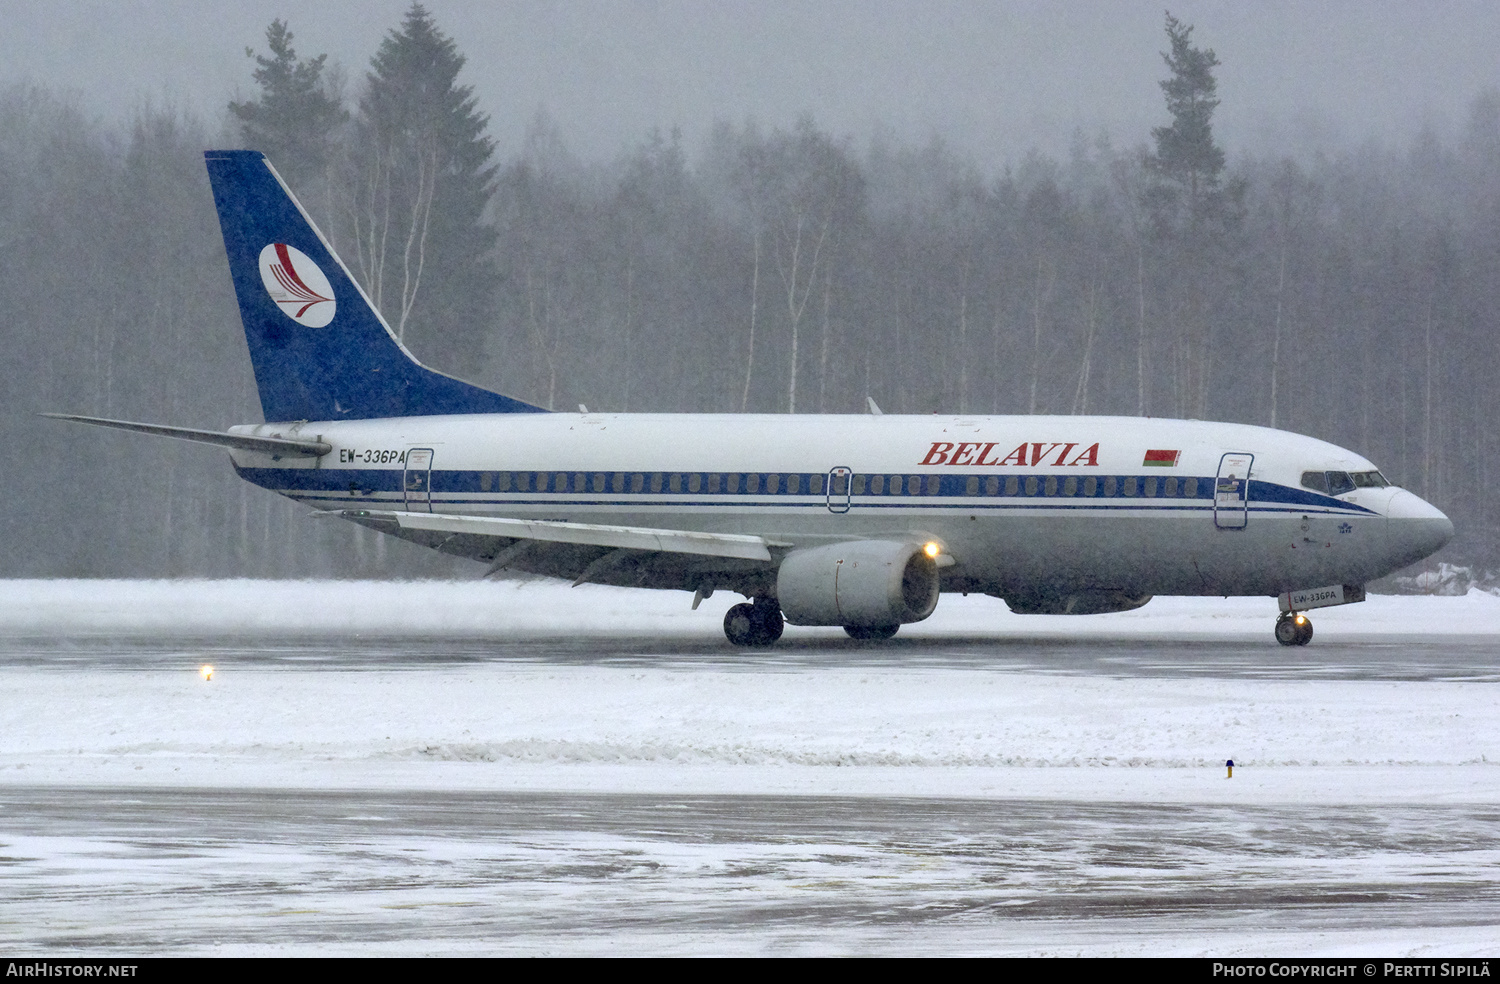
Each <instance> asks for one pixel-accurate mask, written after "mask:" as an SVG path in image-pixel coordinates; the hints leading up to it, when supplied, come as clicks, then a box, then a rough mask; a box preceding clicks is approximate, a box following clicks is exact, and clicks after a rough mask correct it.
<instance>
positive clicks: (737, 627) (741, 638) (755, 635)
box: [724, 598, 786, 646]
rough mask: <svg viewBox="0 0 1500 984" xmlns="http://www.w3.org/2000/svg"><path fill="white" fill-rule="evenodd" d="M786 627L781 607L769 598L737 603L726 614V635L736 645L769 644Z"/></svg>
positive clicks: (778, 636)
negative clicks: (746, 603)
mask: <svg viewBox="0 0 1500 984" xmlns="http://www.w3.org/2000/svg"><path fill="white" fill-rule="evenodd" d="M785 627H786V622H785V621H784V620H783V619H782V617H781V608H780V607H778V606H777V604H776V602H774V601H772V600H770V599H769V598H756V599H755V602H754V604H749V605H745V604H740V605H735V606H734V607H733V608H731V609H729V611H728V612H727V613H725V615H724V635H725V636H727V637H728V638H729V641H730V642H732V643H734V644H735V645H736V646H769V645H770V644H771V643H773V642H775V641H776V640H777V639H780V638H781V632H782V630H783V629H784V628H785Z"/></svg>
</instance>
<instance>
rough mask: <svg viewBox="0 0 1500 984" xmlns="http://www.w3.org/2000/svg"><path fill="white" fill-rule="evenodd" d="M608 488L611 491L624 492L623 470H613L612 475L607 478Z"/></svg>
mask: <svg viewBox="0 0 1500 984" xmlns="http://www.w3.org/2000/svg"><path fill="white" fill-rule="evenodd" d="M609 490H610V491H611V492H624V491H625V473H624V472H615V473H614V474H613V475H611V476H610V478H609Z"/></svg>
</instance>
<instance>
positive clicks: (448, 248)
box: [351, 3, 497, 371]
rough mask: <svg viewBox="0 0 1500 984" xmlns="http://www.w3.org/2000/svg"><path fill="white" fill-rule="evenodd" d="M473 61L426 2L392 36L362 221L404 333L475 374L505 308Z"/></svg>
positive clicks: (360, 166)
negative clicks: (470, 79)
mask: <svg viewBox="0 0 1500 984" xmlns="http://www.w3.org/2000/svg"><path fill="white" fill-rule="evenodd" d="M464 61H465V59H464V57H463V55H461V54H459V53H458V46H457V45H456V44H455V43H454V41H453V40H452V39H451V38H449V37H447V36H446V35H444V34H443V33H442V32H441V31H440V30H438V27H437V24H436V23H435V22H434V21H433V19H432V16H431V15H430V14H429V13H428V12H427V10H426V9H425V8H424V7H423V6H422V5H421V4H420V3H413V4H412V6H411V8H410V9H409V10H407V12H406V16H405V19H404V20H403V22H402V25H401V29H400V30H399V31H391V32H390V33H389V34H387V35H386V37H385V39H384V40H383V41H382V42H381V44H380V49H379V51H377V52H376V54H375V57H374V58H373V59H372V60H371V66H370V67H371V71H370V72H369V74H368V75H367V77H366V91H365V94H364V96H363V98H362V99H361V100H360V106H359V119H358V127H357V139H356V144H355V148H354V161H355V163H354V165H353V167H354V170H355V175H356V176H355V179H354V183H355V190H354V208H353V210H352V214H351V219H352V223H353V227H354V228H353V231H354V234H355V238H356V239H357V242H358V247H357V249H356V261H357V265H358V268H359V274H360V276H361V278H362V279H363V280H364V283H365V287H366V289H367V290H368V291H369V293H370V296H371V297H372V298H373V299H374V300H375V303H376V304H377V305H378V306H379V307H380V308H381V310H382V312H383V313H384V314H385V316H386V319H387V321H389V322H390V324H391V327H392V328H393V329H394V330H395V331H396V333H397V336H398V337H400V338H402V340H403V341H405V342H408V343H410V345H411V347H412V348H413V350H414V351H415V352H416V353H417V354H418V356H420V357H423V358H426V359H428V360H430V361H431V362H433V363H434V364H436V365H439V366H446V367H450V368H453V369H456V370H459V371H464V370H470V371H472V369H473V367H474V366H475V365H476V364H477V362H478V358H479V355H480V350H481V349H482V340H483V333H484V330H485V328H486V326H487V325H488V323H489V322H490V320H491V317H490V316H491V312H492V307H493V304H492V297H493V291H494V259H493V249H494V245H495V231H494V229H493V227H492V226H490V225H489V224H487V223H486V222H485V221H484V211H485V207H486V205H487V204H488V202H489V199H490V195H491V193H492V191H493V188H494V183H495V176H496V171H497V169H496V167H495V166H493V165H491V164H490V158H491V157H492V155H493V154H494V142H493V141H492V140H491V139H490V138H489V137H488V136H486V135H485V132H484V131H485V128H486V127H487V126H488V124H489V117H487V116H486V115H484V114H482V113H480V112H479V111H478V109H477V104H478V101H477V100H476V99H475V98H474V93H473V87H472V86H467V85H459V84H458V82H457V79H458V75H459V72H460V71H461V70H462V69H463V66H464Z"/></svg>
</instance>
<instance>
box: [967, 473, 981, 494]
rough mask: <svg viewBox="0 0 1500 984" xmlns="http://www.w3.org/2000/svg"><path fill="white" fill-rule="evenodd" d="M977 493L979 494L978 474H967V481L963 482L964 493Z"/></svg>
mask: <svg viewBox="0 0 1500 984" xmlns="http://www.w3.org/2000/svg"><path fill="white" fill-rule="evenodd" d="M978 494H979V476H978V475H970V476H969V480H968V481H967V482H964V495H978Z"/></svg>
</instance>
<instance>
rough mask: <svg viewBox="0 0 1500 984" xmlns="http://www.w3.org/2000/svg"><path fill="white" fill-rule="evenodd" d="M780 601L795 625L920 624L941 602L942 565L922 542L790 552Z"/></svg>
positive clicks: (856, 543)
mask: <svg viewBox="0 0 1500 984" xmlns="http://www.w3.org/2000/svg"><path fill="white" fill-rule="evenodd" d="M776 599H777V602H778V603H779V604H780V605H781V613H782V614H783V615H784V616H786V620H787V621H788V622H791V623H793V624H794V625H846V626H854V627H860V628H876V627H881V626H890V625H901V624H903V623H905V622H920V621H921V620H922V619H924V618H926V617H927V616H929V615H931V614H932V610H933V609H934V608H936V607H937V600H938V572H937V563H936V561H934V560H933V558H931V557H929V556H927V554H926V553H925V552H924V551H923V549H922V544H920V543H899V542H894V541H891V540H851V541H849V542H847V543H834V544H830V545H829V546H826V547H807V548H805V549H802V550H794V551H792V552H791V553H789V554H787V556H786V559H785V560H783V561H782V562H781V568H780V569H779V570H778V571H777V572H776Z"/></svg>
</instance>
